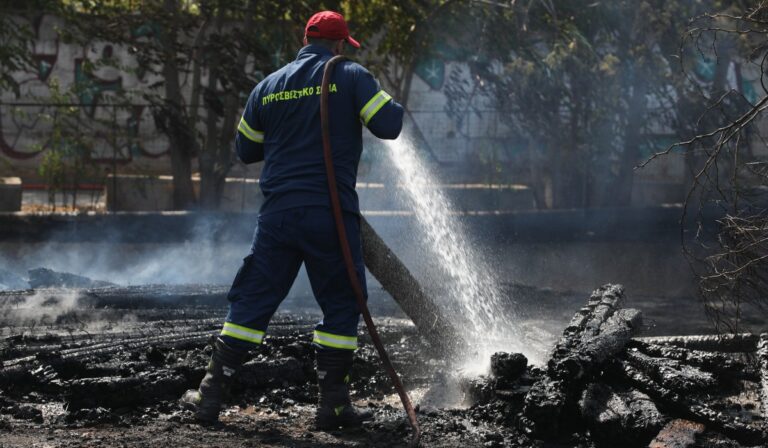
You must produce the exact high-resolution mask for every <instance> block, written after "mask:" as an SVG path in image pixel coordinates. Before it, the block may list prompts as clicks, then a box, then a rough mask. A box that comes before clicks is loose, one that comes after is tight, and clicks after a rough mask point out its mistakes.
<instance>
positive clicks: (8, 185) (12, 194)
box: [0, 177, 21, 212]
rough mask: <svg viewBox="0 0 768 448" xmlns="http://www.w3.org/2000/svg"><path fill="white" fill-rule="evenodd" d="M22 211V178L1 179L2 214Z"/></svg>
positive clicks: (0, 198) (0, 202) (0, 206)
mask: <svg viewBox="0 0 768 448" xmlns="http://www.w3.org/2000/svg"><path fill="white" fill-rule="evenodd" d="M19 210H21V178H19V177H0V212H18V211H19Z"/></svg>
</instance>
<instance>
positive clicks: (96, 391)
mask: <svg viewBox="0 0 768 448" xmlns="http://www.w3.org/2000/svg"><path fill="white" fill-rule="evenodd" d="M193 386H194V384H193V383H190V382H189V380H188V379H187V378H185V376H184V375H180V374H178V373H173V372H169V371H161V372H152V373H149V372H142V373H139V374H137V375H134V376H129V377H115V376H111V377H109V376H108V377H100V378H80V379H76V380H71V381H67V382H64V383H63V384H62V386H61V387H62V388H63V389H64V390H66V402H67V410H69V411H70V412H73V411H77V410H79V409H84V408H94V407H105V408H108V409H117V408H121V407H130V406H141V405H150V404H154V403H157V402H158V401H161V400H171V399H176V398H178V397H179V396H180V394H181V393H182V392H184V391H185V390H186V389H187V388H189V387H193Z"/></svg>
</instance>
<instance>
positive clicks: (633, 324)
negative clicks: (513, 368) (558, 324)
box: [522, 285, 642, 439]
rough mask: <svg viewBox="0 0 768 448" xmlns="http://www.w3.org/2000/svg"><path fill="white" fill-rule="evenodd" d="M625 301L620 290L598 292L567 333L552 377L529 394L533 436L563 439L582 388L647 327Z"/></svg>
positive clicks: (549, 366)
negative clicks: (622, 306)
mask: <svg viewBox="0 0 768 448" xmlns="http://www.w3.org/2000/svg"><path fill="white" fill-rule="evenodd" d="M623 297H624V288H623V287H622V286H620V285H605V286H602V287H600V288H598V289H597V290H595V291H594V292H593V293H592V296H591V297H590V299H589V302H588V303H587V306H586V307H584V308H582V309H581V310H579V311H578V312H577V313H576V314H575V315H574V317H573V319H571V322H570V323H569V324H568V326H567V327H566V329H565V331H564V332H563V335H562V337H561V338H560V340H559V341H558V343H557V345H556V346H555V349H554V351H553V354H552V357H551V359H550V361H549V363H548V364H547V372H546V374H545V375H544V377H543V378H542V379H540V380H539V381H537V382H536V383H535V384H534V385H533V386H532V387H531V390H530V391H529V392H528V395H526V398H525V406H524V408H523V415H524V417H525V418H524V419H523V420H522V421H523V422H524V424H525V425H526V426H527V428H526V430H527V431H528V432H531V433H534V434H536V435H537V436H538V437H541V438H545V439H551V438H554V437H557V436H558V434H559V432H560V428H561V425H562V424H563V423H567V421H572V419H567V418H565V417H566V416H565V412H566V410H567V409H571V408H575V403H576V402H577V401H578V400H579V398H580V397H581V390H582V386H584V384H585V383H586V382H588V381H589V379H590V378H591V377H592V375H593V374H594V373H595V372H597V371H599V370H600V366H601V364H602V363H604V362H605V361H606V360H607V359H609V358H611V357H613V356H614V355H616V354H618V353H619V352H621V351H622V350H624V348H625V347H626V345H627V343H629V341H630V340H631V339H632V336H633V334H634V333H635V331H637V329H638V327H639V326H640V324H641V321H642V319H641V314H640V312H639V311H637V310H630V309H626V310H618V307H619V305H620V303H621V301H622V300H623Z"/></svg>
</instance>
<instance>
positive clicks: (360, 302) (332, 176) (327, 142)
mask: <svg viewBox="0 0 768 448" xmlns="http://www.w3.org/2000/svg"><path fill="white" fill-rule="evenodd" d="M346 59H347V58H346V57H345V56H341V55H339V56H334V57H333V58H331V59H330V60H329V61H328V62H326V63H325V69H324V70H323V83H322V85H321V94H320V126H321V128H322V133H323V159H324V160H325V171H326V174H327V176H328V192H329V194H330V197H331V210H332V212H333V219H334V221H335V222H336V232H337V233H338V235H339V244H340V246H341V253H342V256H343V257H344V264H345V265H346V268H347V276H348V277H349V282H350V283H351V284H352V290H353V292H354V294H355V298H356V300H357V306H358V307H359V308H360V311H361V313H362V314H363V319H364V320H365V326H366V327H368V333H369V334H370V335H371V340H372V341H373V345H374V347H376V351H377V352H378V353H379V358H381V362H382V364H384V370H386V372H387V375H389V378H390V379H391V380H392V383H394V385H395V390H396V391H397V394H398V395H399V396H400V401H402V403H403V408H404V409H405V413H406V414H407V415H408V420H409V422H410V424H411V428H412V429H413V435H412V437H411V446H417V445H418V444H419V439H420V438H421V430H420V429H419V422H418V420H417V419H416V411H415V410H414V409H413V404H411V399H410V398H409V397H408V393H407V392H406V391H405V388H404V387H403V383H402V382H401V381H400V377H399V376H398V374H397V371H395V368H394V367H393V366H392V362H391V361H390V360H389V355H387V351H386V349H385V348H384V344H383V343H382V342H381V338H380V337H379V332H378V331H377V330H376V326H375V325H374V323H373V319H372V318H371V312H370V311H369V310H368V305H367V304H366V300H365V296H364V295H363V288H362V286H361V285H360V279H359V278H358V277H357V270H356V269H355V262H354V260H353V259H352V251H351V249H350V247H349V240H348V239H347V231H346V228H345V226H344V218H343V216H342V211H341V202H340V201H339V190H338V187H337V185H336V170H335V169H334V166H333V153H332V152H331V128H330V121H329V120H330V115H329V112H328V88H329V84H330V81H331V74H332V73H333V68H334V67H335V66H336V64H337V63H338V62H341V61H343V60H346Z"/></svg>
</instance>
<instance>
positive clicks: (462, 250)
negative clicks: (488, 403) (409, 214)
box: [386, 136, 541, 375]
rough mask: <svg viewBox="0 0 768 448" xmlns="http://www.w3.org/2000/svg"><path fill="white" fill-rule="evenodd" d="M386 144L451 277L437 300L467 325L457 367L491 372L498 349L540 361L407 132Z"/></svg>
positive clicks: (423, 232) (422, 228) (424, 234)
mask: <svg viewBox="0 0 768 448" xmlns="http://www.w3.org/2000/svg"><path fill="white" fill-rule="evenodd" d="M386 144H387V146H388V151H386V152H387V154H389V156H390V158H391V160H392V164H393V165H394V167H396V170H397V175H398V181H399V182H400V183H401V187H402V188H401V189H399V190H400V191H403V192H404V195H405V196H406V197H405V199H406V200H407V201H408V202H409V203H410V204H411V206H412V208H413V212H414V214H415V217H416V221H417V223H418V226H419V235H420V238H422V239H423V243H424V246H426V247H428V248H429V250H431V251H432V256H433V257H434V258H435V259H436V260H437V262H438V263H439V265H440V267H441V269H442V270H443V271H444V273H445V274H446V277H447V279H446V282H445V285H446V288H447V294H442V295H441V297H439V299H438V298H436V300H439V303H438V304H439V306H440V307H441V309H442V310H443V311H444V312H445V313H446V314H447V315H448V316H449V318H450V319H451V320H453V321H454V322H457V323H458V324H457V328H461V329H462V330H463V334H462V335H459V336H460V337H463V338H464V339H465V340H466V341H467V342H468V343H469V346H470V347H473V349H472V352H471V353H466V354H462V355H463V356H462V357H461V359H460V360H457V362H458V366H457V367H458V368H459V369H461V370H462V371H463V373H464V374H465V375H478V374H484V373H487V371H488V367H489V364H490V356H491V355H492V354H493V353H495V352H499V351H504V352H519V353H523V354H525V355H526V356H527V357H528V358H529V359H530V360H531V361H534V362H536V361H538V360H539V358H540V357H541V353H540V351H539V349H538V348H536V347H535V346H533V345H531V344H529V343H528V341H526V338H525V335H524V333H523V331H522V329H521V326H520V322H519V319H516V316H515V315H514V313H513V312H512V311H511V306H510V305H511V302H512V300H513V298H512V297H506V296H504V295H503V294H502V293H501V290H500V288H499V285H498V281H497V279H496V278H495V276H494V275H493V272H494V270H493V269H492V268H491V267H490V266H489V264H488V263H487V261H486V260H485V259H483V257H481V256H480V254H479V253H477V251H476V250H475V248H473V247H472V245H471V244H470V243H469V242H468V240H467V238H466V236H465V235H466V233H465V231H464V228H463V226H462V224H461V222H460V221H459V219H457V218H456V217H455V216H451V215H452V214H451V212H452V211H455V208H454V207H452V205H451V203H450V201H449V200H448V198H447V197H446V195H445V194H444V193H443V192H442V191H441V189H440V188H439V187H438V183H439V182H438V181H437V180H436V179H435V177H434V175H433V174H432V173H431V172H430V171H429V169H428V168H427V167H426V166H425V165H424V163H422V161H421V160H420V159H419V155H418V150H417V148H416V147H415V146H414V144H413V143H412V142H411V141H410V140H408V139H407V138H406V137H404V136H401V137H400V138H398V139H397V140H390V141H387V142H386ZM441 280H442V279H441Z"/></svg>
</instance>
